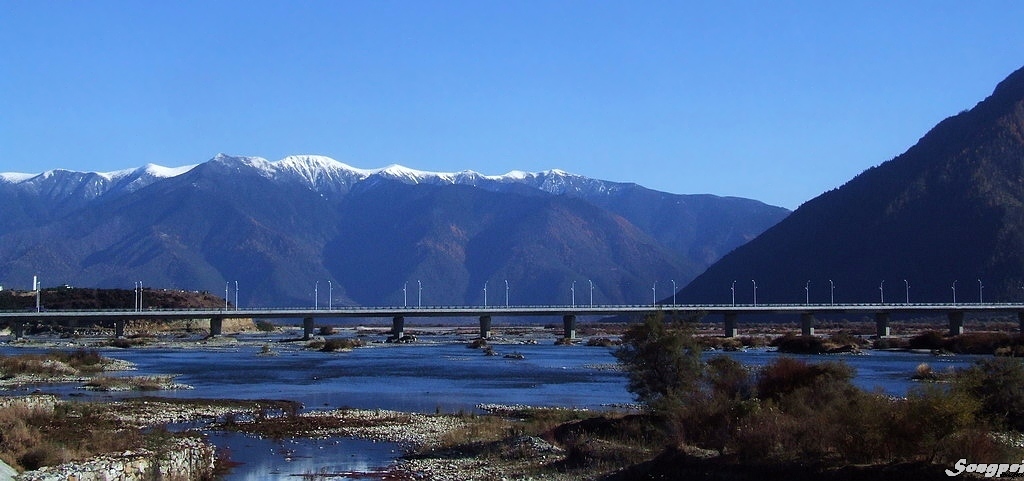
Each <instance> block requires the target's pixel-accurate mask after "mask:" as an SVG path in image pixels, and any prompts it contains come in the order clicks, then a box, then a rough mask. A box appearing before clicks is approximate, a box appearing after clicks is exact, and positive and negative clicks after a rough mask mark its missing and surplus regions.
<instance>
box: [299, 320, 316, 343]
mask: <svg viewBox="0 0 1024 481" xmlns="http://www.w3.org/2000/svg"><path fill="white" fill-rule="evenodd" d="M312 335H313V318H312V317H304V318H302V340H303V341H308V340H309V337H310V336H312Z"/></svg>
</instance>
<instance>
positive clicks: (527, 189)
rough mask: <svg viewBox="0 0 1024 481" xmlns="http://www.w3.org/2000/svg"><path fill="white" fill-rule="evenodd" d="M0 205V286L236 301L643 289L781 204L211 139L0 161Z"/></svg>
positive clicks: (411, 299)
mask: <svg viewBox="0 0 1024 481" xmlns="http://www.w3.org/2000/svg"><path fill="white" fill-rule="evenodd" d="M0 206H2V207H0V209H2V215H0V284H3V283H6V284H7V285H9V286H11V287H17V286H18V285H19V284H24V285H30V280H31V278H32V276H35V275H39V276H40V277H41V278H42V279H43V280H44V283H46V282H49V283H50V284H51V285H58V284H68V285H72V286H88V287H126V286H129V285H134V284H135V283H136V282H140V281H141V282H142V283H143V284H144V285H147V286H153V287H160V288H173V289H185V290H203V291H211V292H214V293H217V292H225V293H226V294H227V297H228V298H229V299H232V300H233V299H234V296H235V294H236V293H235V291H236V289H235V285H236V283H237V285H238V289H237V291H238V292H237V294H238V299H239V304H241V305H243V306H246V307H249V306H253V307H256V306H297V305H299V306H306V305H312V304H314V303H316V304H319V305H321V306H326V305H328V304H331V305H401V304H409V305H415V304H416V303H422V304H423V305H465V304H477V305H479V304H482V303H484V301H485V299H484V297H485V295H486V296H487V297H488V302H489V303H490V304H498V303H504V302H505V301H506V294H507V295H508V298H509V302H510V303H512V304H549V303H569V302H571V301H572V300H571V299H572V297H575V300H576V302H580V303H583V302H590V296H591V293H592V295H593V298H594V302H596V303H644V302H651V301H652V296H655V295H658V294H659V291H660V294H661V295H664V294H666V293H671V292H672V288H673V287H674V286H679V287H681V286H683V285H685V284H686V283H687V282H688V281H690V280H691V279H692V278H694V277H695V276H696V275H697V274H699V273H700V272H702V271H703V270H704V269H705V268H707V266H709V265H711V264H712V263H713V262H714V261H716V260H717V259H719V258H720V257H721V256H722V255H724V254H725V253H727V252H729V251H731V250H732V249H734V248H736V247H737V246H739V245H742V244H744V243H745V242H747V241H749V240H750V239H753V238H754V237H756V236H757V235H758V234H759V233H761V232H763V231H764V230H765V229H767V228H769V227H770V226H772V225H774V224H776V223H777V222H778V221H779V220H781V219H783V218H785V217H786V216H787V215H788V214H789V212H788V211H787V210H786V209H783V208H780V207H773V206H769V205H766V204H764V203H761V202H758V201H754V200H749V199H741V198H731V197H717V196H712V195H677V194H668V193H664V192H657V191H653V190H650V189H646V188H644V187H641V186H639V185H636V184H627V183H616V182H608V181H602V180H597V179H591V178H587V177H583V176H579V175H574V174H570V173H567V172H563V171H559V170H550V171H545V172H539V173H528V172H510V173H508V174H505V175H500V176H487V175H481V174H479V173H476V172H472V171H465V172H459V173H438V172H425V171H418V170H414V169H409V168H406V167H402V166H398V165H392V166H389V167H385V168H382V169H358V168H354V167H351V166H348V165H346V164H343V163H341V162H338V161H336V160H333V159H330V158H327V157H322V156H312V155H306V156H291V157H286V158H284V159H281V160H279V161H275V162H271V161H268V160H266V159H262V158H259V157H236V156H228V155H223V154H220V155H217V156H216V157H214V158H212V159H211V160H209V161H206V162H203V163H200V164H196V165H189V166H185V167H180V168H165V167H161V166H156V165H147V166H144V167H140V168H138V169H130V170H124V171H118V172H111V173H96V172H74V171H66V170H54V171H48V172H45V173H42V174H16V173H7V174H0ZM506 285H507V286H508V288H507V289H506ZM591 285H593V288H591ZM485 286H486V289H487V290H486V291H485ZM220 289H225V291H221V290H220ZM652 289H653V292H652ZM485 293H486V294H485Z"/></svg>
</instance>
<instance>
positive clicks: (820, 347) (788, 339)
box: [771, 334, 827, 354]
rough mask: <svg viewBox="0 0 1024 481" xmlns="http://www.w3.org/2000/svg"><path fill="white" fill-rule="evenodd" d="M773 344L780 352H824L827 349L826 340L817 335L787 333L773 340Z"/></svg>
mask: <svg viewBox="0 0 1024 481" xmlns="http://www.w3.org/2000/svg"><path fill="white" fill-rule="evenodd" d="M771 345H772V346H774V347H776V348H777V349H778V350H779V352H787V353H793V354H822V353H824V352H826V351H827V349H825V341H823V340H822V339H821V338H819V337H815V336H795V335H793V334H786V335H785V336H782V337H779V338H776V339H775V340H773V341H772V342H771Z"/></svg>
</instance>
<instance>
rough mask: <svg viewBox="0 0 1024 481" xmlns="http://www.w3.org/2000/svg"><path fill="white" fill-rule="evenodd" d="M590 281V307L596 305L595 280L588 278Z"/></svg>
mask: <svg viewBox="0 0 1024 481" xmlns="http://www.w3.org/2000/svg"><path fill="white" fill-rule="evenodd" d="M587 282H589V283H590V307H594V281H592V280H590V279H587Z"/></svg>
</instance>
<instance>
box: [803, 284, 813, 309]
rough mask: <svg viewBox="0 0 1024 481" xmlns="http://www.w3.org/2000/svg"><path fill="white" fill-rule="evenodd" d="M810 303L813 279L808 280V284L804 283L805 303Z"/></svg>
mask: <svg viewBox="0 0 1024 481" xmlns="http://www.w3.org/2000/svg"><path fill="white" fill-rule="evenodd" d="M810 303H811V281H807V284H804V304H805V305H806V304H810Z"/></svg>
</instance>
